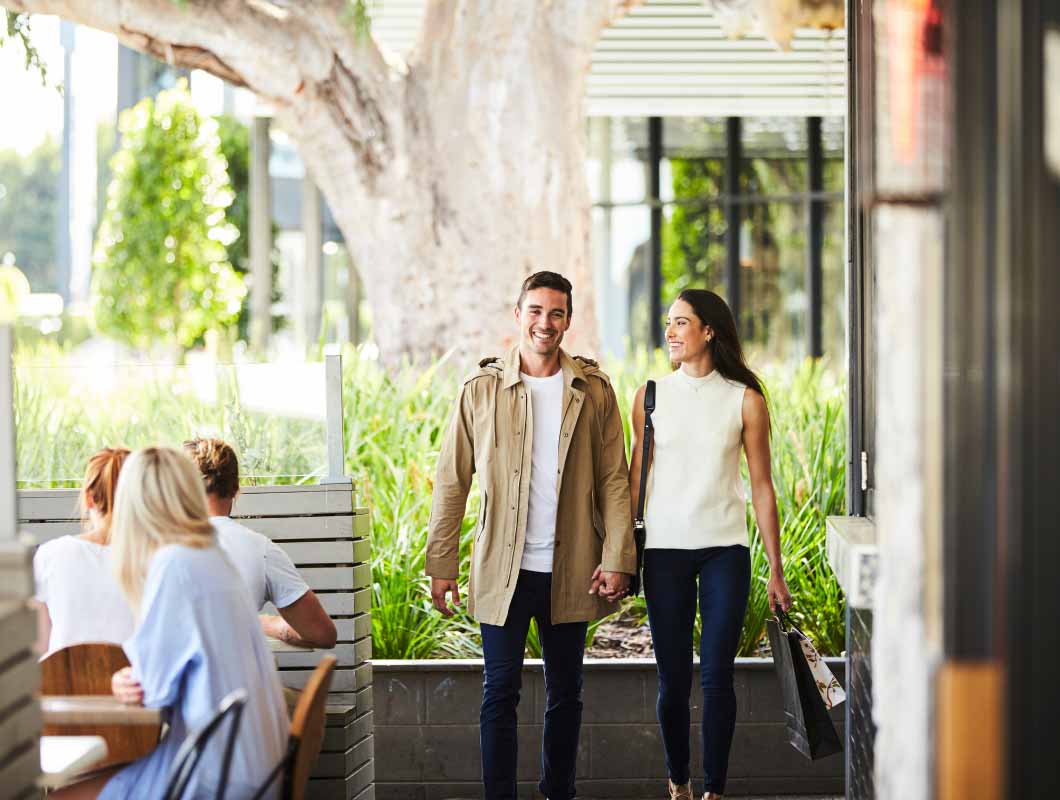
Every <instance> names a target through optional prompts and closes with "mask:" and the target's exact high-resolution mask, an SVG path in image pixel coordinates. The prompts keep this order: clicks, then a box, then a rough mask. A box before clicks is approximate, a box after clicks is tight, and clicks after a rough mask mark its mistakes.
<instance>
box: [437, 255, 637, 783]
mask: <svg viewBox="0 0 1060 800" xmlns="http://www.w3.org/2000/svg"><path fill="white" fill-rule="evenodd" d="M515 321H516V324H517V325H518V328H519V344H518V345H517V346H515V347H513V348H512V349H511V351H509V353H508V354H507V357H506V358H504V359H503V360H501V359H499V358H487V359H484V360H483V361H481V362H480V363H479V369H478V371H476V372H475V373H474V374H473V375H472V376H471V377H470V378H468V379H467V381H465V383H464V385H463V388H462V389H461V391H460V397H459V399H458V401H457V405H456V409H455V410H454V412H453V417H452V421H451V423H450V425H449V430H448V433H447V435H446V438H445V440H444V442H443V445H442V450H441V454H440V457H439V462H438V474H437V477H436V479H435V483H434V496H433V504H432V508H431V521H430V528H429V532H428V538H427V574H428V575H429V576H431V598H432V601H433V603H434V606H435V608H437V609H438V610H439V611H440V612H441V613H442V614H444V615H445V616H447V617H450V616H452V615H453V608H452V607H451V606H450V605H449V604H448V603H447V600H446V595H447V594H449V595H451V597H452V602H453V604H454V605H455V604H459V602H460V598H459V592H458V589H457V579H458V577H459V576H458V574H457V573H458V569H459V563H458V548H459V536H460V525H461V522H462V520H463V517H464V510H465V504H466V502H467V495H468V491H469V490H470V487H471V477H472V474H474V473H477V474H478V481H479V492H480V494H481V497H482V500H481V505H480V510H479V526H478V529H477V531H476V533H475V541H474V545H473V547H472V555H471V576H470V578H471V580H470V584H469V594H470V597H469V611H470V613H471V615H472V616H473V617H474V618H475V619H476V620H477V621H478V622H479V623H480V625H481V629H482V650H483V655H484V656H485V672H486V674H485V682H484V686H483V692H482V709H481V712H480V746H481V749H482V779H483V783H484V784H485V795H486V798H487V800H495V798H514V797H515V796H516V751H517V741H516V722H517V715H516V708H517V706H518V704H519V690H520V688H521V672H522V665H523V653H524V651H525V648H526V636H527V632H528V630H529V627H530V619H531V618H534V619H535V620H536V621H537V628H538V632H539V634H540V639H541V649H542V654H543V656H544V661H545V687H546V708H545V725H544V735H543V740H542V758H541V763H542V769H543V773H544V774H543V776H542V778H541V782H540V784H539V788H540V790H541V792H542V793H544V795H545V796H546V797H548V798H552V800H568V798H571V797H574V773H575V761H576V758H577V753H578V734H579V731H580V728H581V711H582V702H581V687H582V656H583V654H584V650H585V635H586V630H587V628H588V623H589V621H590V620H594V619H598V618H600V617H602V616H605V615H607V614H609V613H610V612H611V611H613V610H614V606H613V603H614V601H615V600H616V599H617V598H618V597H620V596H622V595H623V594H624V593H625V592H626V589H627V587H628V584H629V575H631V574H632V573H633V572H634V570H635V569H636V549H635V546H634V543H633V532H632V523H631V514H630V503H629V477H628V470H627V467H626V453H625V445H624V440H623V435H622V423H621V418H620V414H619V409H618V404H617V402H616V400H615V393H614V390H613V389H612V388H611V384H610V382H609V381H608V378H607V376H606V375H604V373H603V372H601V371H600V369H599V368H598V367H597V365H596V363H595V362H593V361H590V360H588V359H584V358H580V357H577V356H575V357H573V358H571V357H570V356H568V355H567V354H566V353H565V352H564V351H563V350H562V349H561V348H560V344H561V343H562V341H563V334H564V333H566V331H567V329H568V328H569V327H570V323H571V285H570V283H569V282H568V281H567V279H566V278H564V277H563V276H562V275H558V274H556V273H554V272H538V273H535V274H534V275H531V276H530V277H529V278H527V279H526V281H525V282H524V283H523V286H522V291H521V292H520V294H519V300H518V303H517V304H516V308H515Z"/></svg>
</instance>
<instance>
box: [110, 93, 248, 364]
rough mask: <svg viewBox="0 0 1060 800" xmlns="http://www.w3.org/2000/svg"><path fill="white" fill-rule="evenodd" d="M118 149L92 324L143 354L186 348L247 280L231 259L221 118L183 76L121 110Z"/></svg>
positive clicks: (230, 308)
mask: <svg viewBox="0 0 1060 800" xmlns="http://www.w3.org/2000/svg"><path fill="white" fill-rule="evenodd" d="M119 127H120V130H121V137H122V138H121V147H120V149H119V150H118V152H117V153H116V154H115V156H114V159H113V161H112V162H111V169H112V171H113V176H114V177H113V179H112V181H111V184H110V188H109V189H108V191H107V209H106V212H105V213H104V215H103V221H102V224H101V225H100V229H99V236H98V239H97V242H96V250H95V254H94V257H93V276H92V294H93V306H94V311H95V317H96V324H97V325H98V326H99V329H100V330H101V331H102V332H104V333H106V334H107V335H109V336H113V337H114V338H116V339H118V340H120V341H122V342H125V343H127V344H129V345H130V346H132V347H134V348H136V349H138V350H141V351H147V350H149V349H150V348H151V347H153V346H155V345H156V344H162V345H164V346H169V347H176V348H183V349H187V348H189V347H191V346H192V345H193V344H194V343H195V342H196V341H197V340H198V339H199V337H200V336H202V334H203V333H204V332H205V331H207V330H210V329H214V328H218V327H221V326H224V325H228V324H230V323H231V322H233V321H234V320H235V319H236V317H237V316H238V314H239V310H240V306H241V304H242V300H243V297H244V296H245V295H246V287H245V286H244V284H243V281H242V279H241V278H240V277H239V276H238V275H237V274H236V273H235V272H234V271H233V269H232V265H231V264H230V263H229V262H228V254H227V252H226V249H225V247H226V245H227V244H229V243H230V242H231V241H232V240H233V239H234V238H235V237H236V236H237V235H238V232H237V231H236V229H235V228H234V227H233V226H232V225H230V224H228V223H227V222H226V221H225V209H226V208H227V207H228V206H229V204H231V202H232V191H231V188H230V185H229V181H228V176H227V175H226V173H225V162H224V159H223V158H222V157H221V155H220V152H219V140H218V135H217V123H216V122H215V121H214V120H212V119H203V118H202V117H200V116H199V113H198V112H197V111H196V110H195V107H194V106H193V105H192V103H191V97H190V95H189V93H188V91H187V87H186V84H184V83H183V82H182V83H181V84H180V85H178V87H177V88H175V89H171V90H168V91H165V92H161V93H160V94H159V95H158V96H157V97H156V98H146V99H144V100H141V101H140V102H139V103H137V104H136V105H135V106H134V107H133V108H131V109H129V110H128V111H124V112H122V115H121V118H120V123H119Z"/></svg>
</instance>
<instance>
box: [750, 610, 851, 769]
mask: <svg viewBox="0 0 1060 800" xmlns="http://www.w3.org/2000/svg"><path fill="white" fill-rule="evenodd" d="M786 619H787V615H785V614H783V613H782V614H781V616H780V617H779V618H778V617H774V618H773V619H770V620H767V621H766V631H767V632H768V633H769V646H770V647H771V648H772V650H773V667H774V668H775V669H776V671H777V678H779V679H780V691H781V694H782V695H783V697H784V716H785V717H786V718H787V724H788V741H789V742H791V746H792V747H794V748H795V749H796V750H798V751H799V752H800V753H802V754H803V755H804V756H806V757H807V758H809V759H811V760H814V761H816V760H817V759H818V758H824V757H825V756H830V755H832V754H833V753H838V752H840V751H841V750H842V749H843V746H842V745H841V744H840V742H839V735H838V734H837V733H836V730H835V725H833V724H832V719H831V717H829V716H828V709H827V708H826V707H825V703H824V700H822V699H821V692H820V690H819V689H818V687H817V682H816V681H815V680H814V677H813V673H811V672H810V665H809V664H808V663H807V662H806V656H805V654H804V653H803V651H802V646H801V645H800V644H799V639H800V638H801V637H802V634H801V633H799V631H797V630H794V629H793V628H790V627H789V626H788V625H787V624H786V622H785V620H786Z"/></svg>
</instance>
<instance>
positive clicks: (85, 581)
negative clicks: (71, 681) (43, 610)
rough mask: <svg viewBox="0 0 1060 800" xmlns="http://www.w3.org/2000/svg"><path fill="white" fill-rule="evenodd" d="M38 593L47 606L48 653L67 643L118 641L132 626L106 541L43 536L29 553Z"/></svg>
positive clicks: (126, 636)
mask: <svg viewBox="0 0 1060 800" xmlns="http://www.w3.org/2000/svg"><path fill="white" fill-rule="evenodd" d="M33 575H34V577H35V579H36V582H37V599H38V600H39V601H40V602H42V603H44V604H45V605H46V606H48V616H50V617H51V620H52V633H51V637H50V638H49V639H48V652H47V653H45V655H46V656H47V655H51V654H52V653H53V652H55V651H56V650H61V649H62V648H64V647H67V646H69V645H72V644H80V643H82V642H114V643H116V644H121V643H122V642H124V641H125V640H126V639H128V638H129V637H130V636H132V632H133V629H134V628H135V627H136V620H135V618H134V617H133V613H132V610H131V609H130V608H129V605H128V603H126V602H125V596H124V595H123V594H122V593H121V589H119V588H118V581H117V579H116V578H115V577H114V574H113V573H112V572H111V568H110V547H109V546H107V545H102V544H96V543H95V542H89V541H86V540H84V539H79V538H77V537H76V536H60V537H59V538H58V539H52V540H51V541H50V542H45V543H44V544H42V545H41V546H40V547H38V548H37V552H36V554H35V555H34V556H33Z"/></svg>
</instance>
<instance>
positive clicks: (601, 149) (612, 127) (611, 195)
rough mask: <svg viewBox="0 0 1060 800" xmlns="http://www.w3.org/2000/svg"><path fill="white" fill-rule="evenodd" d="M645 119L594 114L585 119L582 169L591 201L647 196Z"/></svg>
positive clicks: (636, 199)
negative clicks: (586, 150)
mask: <svg viewBox="0 0 1060 800" xmlns="http://www.w3.org/2000/svg"><path fill="white" fill-rule="evenodd" d="M648 170H649V164H648V120H647V119H646V118H645V117H596V118H593V119H591V120H590V121H589V158H588V159H587V165H586V172H587V175H588V180H589V189H590V194H591V196H592V200H593V203H643V202H645V201H646V200H647V199H648Z"/></svg>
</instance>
